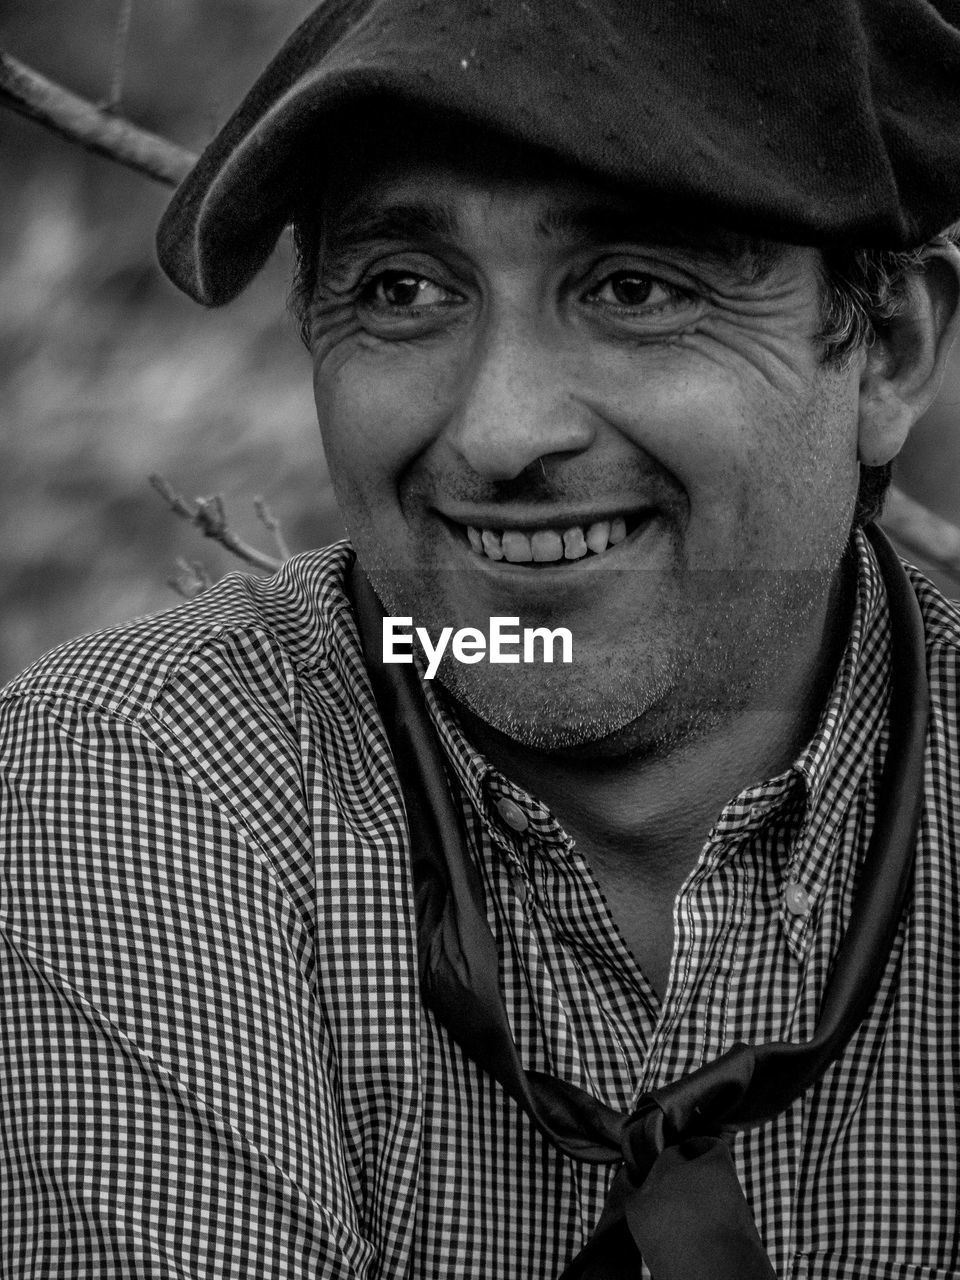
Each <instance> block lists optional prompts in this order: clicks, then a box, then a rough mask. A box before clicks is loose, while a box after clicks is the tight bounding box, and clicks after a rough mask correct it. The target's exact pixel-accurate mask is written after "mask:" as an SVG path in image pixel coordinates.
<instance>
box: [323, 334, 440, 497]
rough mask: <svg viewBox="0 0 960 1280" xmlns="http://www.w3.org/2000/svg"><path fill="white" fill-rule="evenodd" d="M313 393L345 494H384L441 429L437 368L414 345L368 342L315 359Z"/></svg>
mask: <svg viewBox="0 0 960 1280" xmlns="http://www.w3.org/2000/svg"><path fill="white" fill-rule="evenodd" d="M313 392H314V401H315V403H316V408H317V420H318V422H319V424H320V434H321V437H322V440H323V445H324V451H325V453H326V457H327V462H328V464H329V467H330V472H331V476H332V478H333V482H334V486H335V488H336V489H337V492H338V495H340V494H343V495H344V497H346V496H347V494H349V496H350V501H351V503H352V504H356V503H357V502H358V501H359V500H361V499H364V500H366V502H371V501H373V500H376V501H378V502H382V501H384V499H385V496H386V494H387V493H388V492H389V491H395V490H396V486H397V482H398V480H399V479H400V477H401V476H402V475H403V474H404V472H405V471H406V470H407V468H408V467H409V466H410V465H411V464H412V463H413V461H414V460H415V459H416V458H417V457H418V456H419V455H420V454H421V453H422V452H423V450H424V449H425V448H427V447H428V446H429V445H430V443H431V441H432V440H433V438H434V437H435V435H436V433H437V431H438V430H439V426H440V424H439V422H438V417H439V414H438V398H437V395H436V392H435V391H434V389H433V381H432V378H431V375H429V374H428V373H427V372H426V370H425V369H424V368H423V367H422V362H420V361H416V360H411V359H410V358H409V353H408V352H406V351H404V352H401V351H399V350H395V349H390V348H387V349H386V350H383V349H379V350H373V351H370V350H365V349H364V347H363V345H362V344H361V343H360V342H355V343H354V344H353V346H352V349H351V350H350V351H348V352H340V351H337V352H334V353H331V354H330V355H327V356H326V357H325V358H318V359H315V362H314V373H313Z"/></svg>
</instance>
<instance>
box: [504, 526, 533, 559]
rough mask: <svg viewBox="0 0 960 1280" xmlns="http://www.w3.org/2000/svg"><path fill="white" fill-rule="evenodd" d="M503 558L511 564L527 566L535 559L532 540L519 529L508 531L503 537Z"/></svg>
mask: <svg viewBox="0 0 960 1280" xmlns="http://www.w3.org/2000/svg"><path fill="white" fill-rule="evenodd" d="M503 558H504V559H505V560H506V561H507V562H508V563H509V564H526V563H528V562H529V561H530V560H532V559H533V547H532V546H531V545H530V539H529V538H528V537H527V535H526V534H525V533H521V532H520V530H519V529H508V530H507V531H506V533H505V534H504V535H503Z"/></svg>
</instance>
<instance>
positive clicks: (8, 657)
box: [0, 0, 960, 682]
mask: <svg viewBox="0 0 960 1280" xmlns="http://www.w3.org/2000/svg"><path fill="white" fill-rule="evenodd" d="M312 7H313V5H312V3H310V0H133V4H132V7H131V20H130V24H129V30H128V33H127V40H126V48H125V53H124V56H123V58H122V67H123V76H122V101H121V110H122V112H123V114H125V115H126V116H128V117H129V118H131V119H132V120H133V121H134V122H135V123H137V124H139V125H141V126H143V127H145V128H147V129H151V130H153V131H155V132H157V133H161V134H163V135H165V136H167V137H169V138H171V139H172V140H174V141H176V142H178V143H179V144H180V145H181V146H185V147H188V148H190V149H192V150H199V149H200V148H202V146H203V145H204V143H205V142H206V141H207V140H208V139H209V138H210V137H211V135H212V134H213V133H214V132H215V130H216V129H217V127H218V126H219V125H220V124H221V123H222V122H223V121H224V120H225V119H226V117H227V115H228V114H229V113H230V110H231V108H232V107H233V105H235V103H236V101H237V100H238V99H239V97H240V95H241V93H242V92H243V91H244V89H245V88H246V87H247V86H248V85H249V83H250V82H251V81H252V80H253V78H254V77H255V75H256V74H257V72H258V71H259V70H260V69H261V67H262V66H263V64H264V62H265V61H266V59H267V57H268V56H269V55H270V54H272V53H273V52H274V51H275V50H276V49H277V48H278V47H279V45H280V44H281V43H282V41H283V39H284V38H285V36H286V35H287V34H288V33H289V31H291V30H292V29H293V27H294V26H295V25H296V24H297V22H299V21H300V19H301V18H302V17H304V16H305V14H306V13H307V12H309V10H310V9H311V8H312ZM122 8H123V5H122V0H19V3H11V0H0V48H3V49H5V50H6V51H7V52H9V53H10V54H12V55H13V56H14V57H16V58H18V59H19V60H20V61H22V62H25V63H27V64H28V65H30V66H32V67H34V68H35V69H36V70H38V71H40V72H42V73H43V74H45V75H48V76H50V77H51V78H53V79H55V80H58V81H59V82H61V83H62V84H64V85H65V86H66V87H68V88H70V89H71V90H73V91H74V92H76V93H79V94H81V95H83V96H85V97H88V98H90V99H91V100H93V101H98V102H100V101H105V100H107V99H109V97H110V95H111V90H112V87H114V85H115V81H116V77H117V67H118V60H117V56H116V55H117V44H118V40H117V36H118V18H119V17H120V14H121V12H122ZM168 194H169V193H168V191H167V189H166V188H163V187H161V186H158V185H157V184H155V183H152V182H150V181H149V180H148V179H145V178H142V177H139V176H138V175H136V174H133V173H129V172H126V171H125V170H123V169H121V168H119V167H118V166H116V165H114V164H112V163H111V162H109V161H107V160H104V159H100V158H98V157H96V156H92V155H89V154H87V153H86V152H83V151H81V150H80V149H79V148H77V147H75V146H72V145H70V144H68V143H67V142H64V141H62V140H60V139H59V138H57V137H55V136H54V135H53V134H50V133H48V132H47V131H45V130H44V129H42V128H41V127H40V126H39V125H36V124H32V123H30V122H28V121H26V120H24V119H22V118H21V117H19V116H17V115H14V114H13V113H12V112H10V111H7V110H4V109H2V108H0V682H2V681H4V680H6V679H7V678H9V677H10V676H11V675H13V674H14V673H15V672H16V671H18V670H19V669H20V668H21V667H23V666H24V665H26V664H27V663H28V662H30V661H31V660H32V659H33V658H35V657H37V656H38V655H39V654H40V653H42V652H43V651H45V650H46V649H48V648H50V647H51V646H52V645H54V644H57V643H59V642H60V641H61V640H63V639H66V638H67V637H69V636H71V635H75V634H78V633H80V632H83V631H89V630H93V629H96V628H99V627H102V626H107V625H109V624H111V623H113V622H118V621H121V620H123V619H125V618H129V617H133V616H136V615H139V614H143V613H148V612H153V611H154V610H157V609H161V608H164V607H167V606H168V605H171V604H175V603H177V596H176V594H175V593H174V591H173V589H172V588H171V587H170V586H169V585H168V581H167V580H168V579H169V578H170V577H171V576H175V575H176V573H177V568H176V562H177V559H178V557H184V558H186V559H188V560H198V559H199V560H202V561H203V562H204V563H205V564H206V566H207V568H208V570H209V572H210V573H211V574H212V576H214V577H217V576H219V575H220V574H221V573H223V572H225V571H226V570H227V569H228V568H234V567H236V562H235V561H233V560H232V559H231V558H230V557H229V555H228V554H227V552H226V551H224V550H223V549H222V548H220V547H218V546H217V545H216V544H214V543H213V542H211V541H210V540H205V539H203V538H201V537H200V535H199V534H198V533H197V532H196V531H195V530H193V529H191V528H190V527H189V526H188V525H186V524H185V523H184V522H182V521H179V520H178V519H177V518H176V517H175V516H174V515H173V514H171V513H170V512H169V511H168V509H167V508H166V507H165V505H164V503H163V502H162V500H161V498H160V497H159V496H158V495H157V494H156V493H155V492H154V490H153V489H152V488H151V487H150V485H149V482H148V479H147V477H148V475H149V474H150V473H151V472H160V473H161V474H162V475H164V476H165V477H166V478H167V480H168V481H169V482H170V484H171V485H172V486H173V487H174V488H175V489H177V490H179V491H180V492H182V493H184V494H185V495H186V496H187V497H194V496H197V495H208V494H212V493H222V494H223V495H224V498H225V499H226V501H227V505H228V511H229V513H230V515H231V520H232V523H233V524H234V525H235V527H236V528H237V531H238V532H239V533H241V534H242V535H243V536H244V537H245V538H246V539H247V540H249V541H251V542H254V543H256V544H258V545H259V546H261V547H263V548H264V549H265V550H268V551H272V550H273V547H272V546H271V543H270V538H269V535H268V534H267V533H266V531H265V530H263V529H262V528H261V527H260V525H259V524H258V521H257V517H256V515H255V513H254V509H253V497H254V496H255V495H258V494H261V495H263V496H264V497H265V498H266V499H267V501H268V503H269V504H270V506H271V508H272V509H273V511H274V512H275V513H276V515H277V516H278V517H279V518H280V520H281V522H282V525H283V528H284V531H285V533H286V536H287V540H288V541H289V543H290V544H291V548H292V549H293V550H294V551H297V550H303V549H305V548H307V547H310V546H318V545H322V544H324V543H326V542H329V541H331V540H333V539H334V538H337V537H340V536H341V535H342V526H341V523H340V520H339V518H338V515H337V512H336V509H335V506H334V503H333V497H332V493H331V489H330V484H329V480H328V476H327V472H326V468H325V466H324V463H323V458H322V452H321V448H320V440H319V433H318V431H317V427H316V421H315V418H314V412H313V404H312V400H311V393H310V377H309V362H308V359H307V355H306V352H305V351H304V349H303V348H302V347H301V345H300V343H299V340H298V338H297V336H296V333H295V328H294V325H293V322H292V320H291V319H290V317H289V315H288V314H287V312H286V295H287V290H288V287H289V266H290V264H289V252H288V251H287V249H286V247H285V246H284V247H282V248H281V251H280V252H279V253H278V254H277V256H276V258H275V260H274V262H273V263H272V264H271V267H270V269H269V270H267V271H266V272H264V273H263V275H262V276H261V277H260V279H259V280H258V281H257V282H256V283H255V284H254V285H253V286H252V287H251V288H250V289H249V290H248V292H247V293H246V294H244V295H243V296H242V297H241V298H240V299H239V300H238V301H237V302H235V303H233V304H231V305H230V306H228V307H226V308H224V309H221V310H217V311H210V312H204V311H203V310H202V309H201V308H199V307H197V306H196V305H195V304H194V303H192V302H189V301H188V300H187V299H186V298H184V297H182V296H181V295H180V294H178V293H177V292H176V290H175V289H174V288H173V287H172V286H171V285H169V284H168V283H167V281H166V279H165V278H164V277H163V276H162V275H161V273H160V270H159V268H158V267H157V266H156V263H155V259H154V251H153V234H154V228H155V225H156V222H157V219H158V218H159V215H160V212H161V211H162V209H163V207H164V205H165V203H166V200H167V198H168ZM958 425H960V361H957V360H955V361H954V366H953V368H952V369H951V373H950V376H949V378H948V380H947V384H946V386H945V387H944V391H943V393H942V395H941V397H940V399H939V401H938V403H937V405H936V406H935V407H934V409H933V410H932V411H931V413H929V414H928V415H927V417H926V418H925V420H924V421H923V422H922V423H921V424H920V426H919V428H918V429H917V430H916V432H915V433H914V438H913V439H912V440H911V443H910V445H909V447H908V449H907V451H905V453H904V455H903V456H902V459H901V460H900V462H899V463H898V467H897V483H898V484H900V485H901V486H902V487H903V488H904V489H905V490H906V491H907V492H908V493H910V494H911V495H913V496H914V497H917V498H919V499H921V500H922V501H924V502H925V503H927V504H928V505H929V506H930V507H931V508H932V509H933V510H935V511H937V512H938V513H939V514H941V515H943V516H945V517H947V518H949V519H952V520H954V521H955V522H958V523H960V484H958V481H960V430H957V429H956V427H957V426H958ZM913 558H914V559H916V557H913ZM936 576H938V581H939V582H940V584H941V585H942V586H944V587H945V588H946V589H947V590H948V591H949V593H950V594H953V595H960V579H951V578H949V577H947V576H945V575H942V574H941V575H936Z"/></svg>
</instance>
